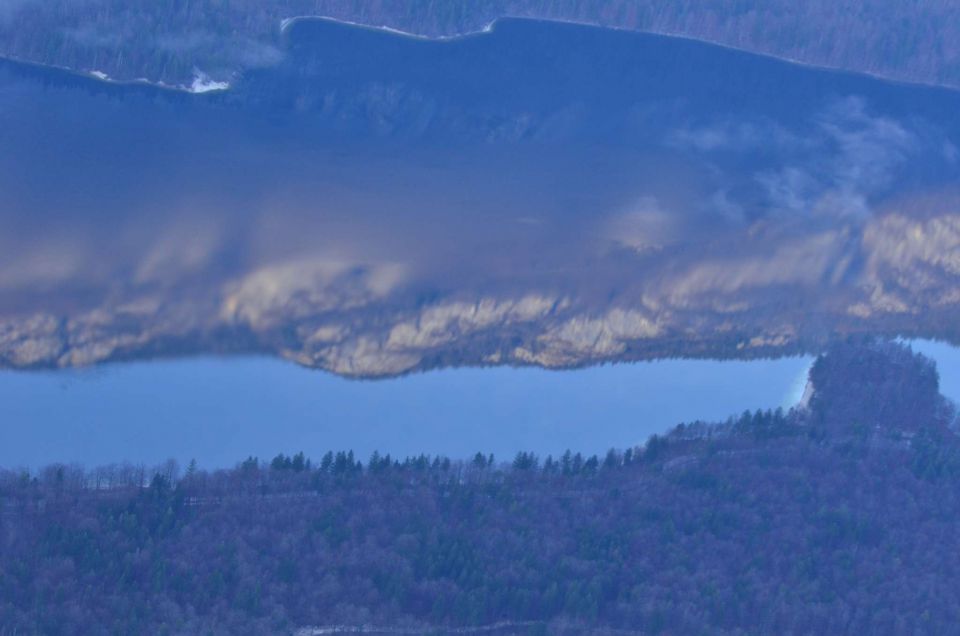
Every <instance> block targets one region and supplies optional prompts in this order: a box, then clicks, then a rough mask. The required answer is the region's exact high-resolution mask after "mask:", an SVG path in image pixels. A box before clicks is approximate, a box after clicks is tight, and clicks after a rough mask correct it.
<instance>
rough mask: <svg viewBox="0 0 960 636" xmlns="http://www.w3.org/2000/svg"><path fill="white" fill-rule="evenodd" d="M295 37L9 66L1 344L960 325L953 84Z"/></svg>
mask: <svg viewBox="0 0 960 636" xmlns="http://www.w3.org/2000/svg"><path fill="white" fill-rule="evenodd" d="M287 37H288V41H287V43H286V44H287V53H286V55H285V57H284V59H283V60H282V61H280V62H279V63H278V64H277V65H276V66H273V67H270V68H265V69H261V70H258V71H255V72H251V73H249V74H248V75H247V76H245V77H243V78H241V79H240V80H239V81H238V82H237V83H236V86H235V88H233V89H231V90H230V91H226V92H224V93H221V94H217V95H186V94H176V93H172V92H170V91H164V90H158V89H153V88H150V87H145V86H115V85H109V84H105V83H103V82H98V81H96V80H92V79H89V78H78V77H73V76H70V75H69V74H65V73H63V72H60V71H51V70H42V69H30V68H26V67H22V66H19V65H16V64H11V63H6V64H3V65H2V66H0V222H2V227H3V230H4V231H3V232H0V362H2V363H4V364H5V365H6V366H10V367H18V368H20V367H64V366H82V365H89V364H93V363H97V362H102V361H107V360H119V359H128V358H143V357H151V356H157V355H175V354H196V353H216V352H239V353H263V354H272V355H280V356H283V357H285V358H288V359H291V360H294V361H297V362H299V363H301V364H304V365H307V366H315V367H320V368H324V369H328V370H331V371H334V372H336V373H339V374H343V375H351V376H361V377H374V376H389V375H396V374H403V373H406V372H409V371H412V370H418V369H427V368H437V367H445V366H463V365H494V364H524V365H526V364H533V365H542V366H549V367H566V366H580V365H585V364H591V363H596V362H601V361H606V360H630V359H642V358H651V357H665V356H675V355H686V356H717V357H754V356H758V355H784V354H791V353H797V352H802V351H814V350H818V349H819V347H820V346H821V345H822V343H823V342H824V341H825V340H827V339H828V338H830V337H831V336H832V335H833V334H835V333H838V332H851V331H852V332H863V331H873V332H877V331H880V332H885V333H900V334H903V335H912V336H918V335H921V336H922V335H927V336H932V335H937V336H941V337H954V336H955V334H954V333H953V330H954V327H953V325H955V324H957V320H956V318H957V317H958V315H957V314H958V311H957V310H958V307H960V305H958V303H960V285H958V283H960V280H958V277H960V215H958V209H960V208H958V206H957V205H956V203H957V197H956V192H955V184H956V183H957V181H958V177H960V165H958V156H960V152H958V150H957V146H956V144H957V143H960V141H958V140H960V134H958V132H960V131H958V125H957V122H956V116H955V114H956V112H958V111H960V95H958V94H956V93H954V92H951V91H947V90H939V89H929V88H919V87H911V86H903V85H894V84H889V83H884V82H880V81H877V80H874V79H869V78H863V77H857V76H852V75H847V74H842V73H832V72H825V71H820V70H815V69H809V68H801V67H796V66H791V65H789V64H786V63H783V62H779V61H774V60H769V59H764V58H759V57H754V56H750V55H746V54H743V53H738V52H734V51H726V50H718V49H716V48H715V47H710V46H709V45H704V44H699V43H694V42H684V41H679V40H671V39H669V38H662V37H654V36H645V35H641V34H631V33H620V32H614V31H606V30H603V29H596V28H587V27H581V26H573V25H561V24H550V23H539V22H532V21H522V20H512V21H511V20H508V21H503V22H501V23H498V24H497V26H496V27H495V28H494V29H493V30H492V32H490V33H484V34H479V35H476V36H471V37H469V38H463V39H459V40H452V41H446V42H430V41H425V40H412V39H409V38H403V37H400V36H396V35H391V34H388V33H383V32H377V31H371V30H365V29H360V28H356V27H347V26H344V25H338V24H333V23H330V22H324V21H315V22H310V21H304V22H300V23H297V25H296V26H295V27H291V28H290V29H289V30H288V33H287ZM507 69H509V72H507Z"/></svg>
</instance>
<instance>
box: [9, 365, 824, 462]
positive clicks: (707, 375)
mask: <svg viewBox="0 0 960 636" xmlns="http://www.w3.org/2000/svg"><path fill="white" fill-rule="evenodd" d="M809 364H810V360H809V359H805V358H785V359H779V360H762V361H752V362H736V361H735V362H718V361H704V360H666V361H660V362H655V363H639V364H621V365H611V366H602V367H594V368H589V369H582V370H577V371H545V370H542V369H530V368H526V369H513V368H488V369H450V370H443V371H435V372H430V373H424V374H418V375H411V376H407V377H404V378H399V379H392V380H380V381H356V380H345V379H343V378H340V377H337V376H333V375H329V374H326V373H322V372H318V371H311V370H307V369H303V368H300V367H298V366H295V365H293V364H290V363H286V362H283V361H279V360H273V359H266V358H229V359H228V358H199V359H186V360H174V361H154V362H144V363H132V364H120V365H113V366H107V367H102V368H96V369H89V370H83V371H59V372H41V373H22V372H20V373H17V372H3V373H0V422H2V427H0V465H2V466H8V467H9V466H21V465H26V466H31V467H35V466H38V465H42V464H45V463H49V462H53V461H66V462H69V461H77V462H82V463H84V464H88V465H96V464H102V463H110V462H116V461H120V460H129V461H135V462H146V463H152V462H159V461H162V460H164V459H167V458H175V459H177V460H178V461H180V462H186V461H189V460H190V459H191V458H195V459H196V460H197V461H198V462H199V463H200V464H201V465H203V466H207V467H222V466H231V465H233V464H234V463H235V462H237V461H238V460H240V459H242V458H244V457H246V456H248V455H256V456H259V457H261V458H262V457H272V456H273V455H275V454H276V453H278V452H286V453H290V452H295V451H299V450H303V451H305V452H306V453H307V454H308V455H311V456H319V455H320V454H322V453H323V452H325V451H326V450H328V449H334V450H338V449H353V450H355V451H356V452H358V453H359V454H360V456H361V457H363V458H365V457H366V456H368V455H369V453H371V452H372V451H373V450H379V451H380V452H388V453H391V454H393V455H406V454H416V453H421V452H426V453H442V454H446V455H449V456H453V457H466V456H470V455H472V454H473V453H475V452H477V451H483V452H485V453H494V454H495V455H496V456H498V457H501V458H503V457H511V456H512V455H513V454H515V453H516V452H517V451H519V450H533V451H535V452H538V453H542V454H547V453H553V454H557V453H562V452H563V451H564V450H565V449H567V448H570V449H573V450H579V451H583V452H587V453H601V452H605V451H606V449H608V448H610V447H618V448H621V447H626V446H629V445H634V444H638V443H643V442H644V441H645V440H646V438H647V437H648V436H649V435H651V434H653V433H657V432H662V431H664V430H666V429H667V428H669V427H670V426H672V425H674V424H676V423H678V422H680V421H692V420H695V419H721V418H724V417H726V416H727V415H730V414H733V413H737V412H740V411H742V410H743V409H746V408H751V409H754V408H759V407H763V408H775V407H777V406H789V405H790V404H792V403H794V402H796V400H797V399H798V398H799V395H800V392H801V391H802V387H803V380H804V377H805V373H806V370H807V368H808V366H809Z"/></svg>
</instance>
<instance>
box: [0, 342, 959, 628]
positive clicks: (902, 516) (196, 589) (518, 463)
mask: <svg viewBox="0 0 960 636" xmlns="http://www.w3.org/2000/svg"><path fill="white" fill-rule="evenodd" d="M857 359H859V360H862V361H865V364H863V365H859V366H858V365H851V364H850V362H851V361H854V360H857ZM884 359H885V360H887V364H879V362H881V361H883V360H884ZM931 370H932V371H933V375H932V376H931V375H930V371H931ZM815 376H816V378H817V380H818V382H819V385H818V388H817V389H816V392H815V398H816V399H815V400H812V401H811V405H810V407H809V409H798V410H794V411H792V412H790V413H783V412H779V411H778V412H758V413H744V414H743V415H742V416H740V417H738V418H732V419H730V420H729V421H727V422H725V423H722V424H716V425H708V424H704V423H693V424H690V425H685V426H680V427H677V428H676V429H674V430H673V431H672V432H671V433H670V434H668V435H666V436H664V437H659V438H654V439H651V440H650V441H649V442H648V443H647V444H646V446H645V447H644V448H637V449H628V450H626V451H624V452H618V451H611V452H610V453H608V454H607V455H606V456H605V457H582V456H580V455H578V454H569V453H568V454H565V455H564V456H562V457H559V458H556V457H548V458H538V457H537V456H536V455H534V454H529V453H521V454H519V455H517V456H516V457H515V458H513V461H512V462H509V463H500V462H498V461H497V460H496V458H492V457H488V456H484V455H482V454H477V456H476V457H474V458H473V459H472V460H469V461H451V460H449V459H445V458H434V457H415V458H408V459H406V460H403V461H396V460H392V459H391V458H390V457H389V456H380V455H377V454H375V455H374V456H373V457H371V458H369V459H368V460H366V461H360V460H359V459H358V458H356V457H354V456H353V454H352V453H336V454H333V453H330V454H327V455H326V456H324V457H322V458H321V459H319V460H318V461H316V462H311V461H310V460H309V459H308V458H306V457H304V456H303V455H302V454H299V453H298V454H296V455H294V456H286V455H279V456H277V457H275V458H273V459H272V460H271V461H258V460H256V459H254V458H249V459H247V460H246V461H244V462H242V463H241V464H239V465H238V466H237V467H236V468H235V469H232V470H227V471H216V472H206V471H203V470H199V469H197V468H196V467H195V466H193V465H191V466H190V467H188V468H187V469H186V471H185V472H184V474H182V475H178V473H177V470H176V467H175V466H174V465H173V464H168V465H166V466H162V467H159V468H158V469H157V470H154V471H146V470H142V469H138V468H135V467H130V466H127V467H122V466H120V467H118V466H113V467H106V468H101V469H96V470H90V471H83V470H82V469H79V468H77V467H69V466H51V467H49V468H48V469H45V470H43V471H40V472H39V473H36V474H30V473H26V472H22V473H21V472H17V471H8V472H4V473H3V474H2V477H0V505H2V516H0V625H2V626H3V627H0V633H4V634H13V633H16V634H33V633H37V634H81V633H82V634H101V633H103V634H107V633H156V634H164V633H166V634H179V633H191V634H192V633H222V634H244V633H249V634H264V633H293V632H297V631H298V630H301V631H300V633H303V634H308V633H330V632H324V631H322V629H321V628H323V627H329V626H338V625H339V626H353V627H359V626H367V631H368V633H387V632H388V631H389V632H391V633H397V630H400V633H449V630H451V629H453V628H455V627H456V628H461V627H462V628H469V627H477V628H479V627H484V626H486V627H484V629H483V630H481V631H483V632H484V633H497V634H508V633H509V634H518V633H519V634H523V633H541V634H542V633H564V632H567V633H595V634H604V633H637V634H656V633H675V634H695V633H711V634H723V633H730V634H733V633H744V630H749V632H757V633H771V634H772V633H795V634H800V633H820V634H827V633H871V634H885V633H949V632H950V631H951V630H952V629H953V628H954V626H955V625H956V624H957V621H958V620H960V533H958V532H956V519H957V518H958V515H960V496H958V492H960V489H958V486H960V450H958V445H957V441H956V438H955V437H954V434H953V433H952V432H950V430H949V428H948V425H949V424H950V423H951V421H952V411H951V409H950V408H949V405H948V404H947V403H946V402H945V401H944V400H943V399H942V398H940V397H939V394H938V393H937V390H936V384H937V380H936V371H935V370H933V368H932V365H931V364H930V363H929V361H927V360H925V359H923V358H920V357H916V356H913V355H912V354H910V353H909V352H908V351H906V350H903V349H901V348H899V347H896V346H879V347H878V346H867V347H846V348H844V347H841V348H837V349H835V350H834V351H832V352H831V353H830V354H828V355H827V356H826V357H824V358H821V359H820V360H819V361H818V363H817V366H816V367H815ZM848 387H853V389H852V390H847V388H848ZM879 389H882V390H883V392H880V391H879ZM851 395H852V396H854V397H856V398H858V399H863V400H867V399H869V400H870V401H871V404H870V406H869V408H866V405H865V410H864V411H863V413H866V414H871V416H874V415H876V414H882V416H880V417H879V418H878V419H875V420H873V421H872V422H871V425H869V426H864V425H862V423H861V421H860V420H859V419H858V418H856V417H855V415H856V414H855V413H853V412H852V411H851V410H850V401H849V397H850V396H851ZM838 399H843V400H846V402H845V403H844V405H843V409H842V410H841V411H837V412H835V413H839V414H838V415H832V414H831V413H832V410H833V406H832V404H833V402H834V401H835V400H838ZM917 413H919V414H923V419H922V421H920V420H919V419H918V418H917V417H916V414H917ZM587 626H589V628H588V627H587ZM405 629H406V630H409V631H408V632H403V630H405ZM615 630H619V631H615ZM467 633H469V632H467Z"/></svg>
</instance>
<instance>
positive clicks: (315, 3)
mask: <svg viewBox="0 0 960 636" xmlns="http://www.w3.org/2000/svg"><path fill="white" fill-rule="evenodd" d="M302 15H319V16H330V17H334V18H338V19H341V20H349V21H354V22H359V23H362V24H370V25H374V26H380V25H385V26H389V27H392V28H395V29H402V30H405V31H409V32H412V33H416V34H419V35H425V36H450V35H456V34H460V33H468V32H473V31H478V30H480V29H482V28H484V27H485V26H486V25H487V24H488V23H489V22H490V21H492V20H494V19H496V18H500V17H506V16H518V17H533V18H546V19H554V20H567V21H576V22H584V23H588V24H596V25H601V26H609V27H618V28H623V29H631V30H637V31H649V32H653V33H664V34H676V35H682V36H686V37H692V38H697V39H702V40H706V41H710V42H716V43H718V44H724V45H727V46H733V47H737V48H742V49H746V50H750V51H754V52H758V53H766V54H770V55H776V56H779V57H785V58H789V59H793V60H797V61H801V62H805V63H809V64H816V65H821V66H830V67H835V68H843V69H848V70H854V71H861V72H869V73H876V74H879V75H883V76H885V77H889V78H892V79H898V80H908V81H915V82H926V83H933V84H944V85H950V86H958V85H960V49H958V48H957V46H956V44H955V43H956V42H957V41H958V33H957V29H958V25H960V19H958V18H960V9H958V7H957V6H956V4H955V3H951V2H938V1H934V0H922V1H919V2H909V3H891V2H884V1H883V0H843V1H837V0H815V1H811V2H802V3H796V2H788V1H786V0H777V1H772V2H771V1H767V2H757V1H754V0H748V1H744V0H722V1H718V2H696V1H693V0H683V1H678V2H669V3H664V2H654V1H653V0H640V1H638V0H614V1H612V2H611V1H601V0H562V1H559V2H558V1H555V0H551V1H546V0H480V1H477V0H446V1H444V2H435V1H433V0H419V1H413V2H411V1H409V0H381V1H378V2H368V1H366V0H282V1H279V2H267V3H265V2H254V1H251V0H241V1H235V2H229V3H222V2H210V1H209V0H206V1H203V2H182V1H181V0H163V1H156V2H150V3H148V4H131V3H128V2H124V1H123V0H101V1H98V2H75V1H73V0H54V1H50V0H45V1H42V2H41V1H38V0H13V1H10V0H8V1H7V2H4V3H0V54H2V55H6V56H11V57H15V58H18V59H22V60H27V61H32V62H41V63H45V64H52V65H55V66H65V67H70V68H73V69H76V70H99V71H101V72H105V73H107V74H109V75H110V76H112V77H115V78H118V79H126V80H131V79H137V78H141V77H143V78H147V79H149V80H152V81H164V82H167V83H170V84H185V85H190V83H191V81H192V78H193V77H194V75H195V73H196V72H197V70H198V69H199V70H202V71H205V72H206V73H210V74H212V75H213V76H215V77H216V78H219V79H228V78H230V77H231V75H233V74H235V73H237V72H240V71H243V70H246V69H250V68H258V67H263V66H269V65H271V64H274V63H276V62H277V61H278V59H279V58H280V57H281V56H282V53H281V48H282V47H281V46H280V45H279V42H280V40H281V39H282V36H281V32H280V24H281V20H283V19H287V18H291V17H295V16H302Z"/></svg>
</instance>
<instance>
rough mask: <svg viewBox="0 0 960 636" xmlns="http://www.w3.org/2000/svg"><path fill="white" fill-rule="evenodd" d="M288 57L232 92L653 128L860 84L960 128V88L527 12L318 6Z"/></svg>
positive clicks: (781, 115)
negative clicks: (481, 19)
mask: <svg viewBox="0 0 960 636" xmlns="http://www.w3.org/2000/svg"><path fill="white" fill-rule="evenodd" d="M287 45H288V56H287V58H286V60H285V61H284V62H283V63H282V64H281V65H280V66H278V67H275V68H270V69H264V70H261V71H252V72H249V73H247V75H246V76H245V78H244V80H243V82H242V83H241V88H240V90H239V91H238V94H237V95H235V97H238V98H239V99H241V101H243V102H248V101H250V102H257V103H260V104H268V105H270V106H271V107H276V108H282V109H294V110H298V111H309V112H312V113H318V114H322V115H326V116H329V117H331V119H332V120H333V121H335V122H337V123H338V124H340V125H343V124H346V123H349V125H350V126H351V127H355V128H362V127H363V125H364V124H365V123H366V124H374V125H375V124H376V123H377V122H376V121H373V122H371V121H369V120H368V119H367V118H372V119H373V120H376V118H377V117H378V116H380V117H385V116H388V115H389V116H392V117H393V119H392V120H391V123H392V124H393V125H394V129H392V131H393V132H398V131H401V130H408V129H411V128H413V129H417V130H422V129H429V130H431V131H433V132H435V133H437V134H439V133H440V132H441V131H443V132H444V133H449V132H450V130H449V129H450V128H451V127H455V128H456V129H457V132H460V133H464V134H470V133H474V134H482V133H484V132H489V129H491V128H495V127H497V126H498V125H503V124H504V123H506V122H521V121H522V122H523V123H524V124H525V129H524V132H525V133H526V134H527V135H528V136H534V137H536V136H538V135H542V136H547V137H558V136H560V137H564V136H568V135H569V136H574V137H587V138H589V137H592V136H599V137H603V138H609V137H610V136H612V135H623V134H629V135H631V136H636V137H641V138H642V137H650V136H657V135H659V134H660V133H661V132H662V129H661V126H662V125H663V124H667V123H670V122H676V121H678V120H680V121H682V120H693V121H696V120H699V119H703V118H711V119H717V118H723V117H732V118H738V119H740V118H744V119H747V118H751V117H761V118H767V119H772V120H776V121H778V122H781V123H783V124H786V125H802V124H803V122H805V121H806V120H807V119H808V118H809V116H810V115H811V113H813V112H816V111H817V110H818V109H821V108H823V107H824V105H825V104H829V103H831V102H834V101H836V100H839V99H843V98H846V97H849V96H851V95H856V96H859V97H861V98H863V99H864V100H866V101H867V102H868V103H869V104H871V105H872V106H874V107H875V108H877V109H878V110H880V111H882V112H883V113H884V114H886V115H888V116H891V117H896V118H901V117H907V118H923V119H925V120H929V121H932V122H937V123H938V124H939V125H940V126H941V127H942V128H943V130H945V131H946V130H950V131H954V130H956V125H955V123H954V120H955V118H954V113H956V112H957V110H958V108H960V94H958V93H956V92H954V91H950V90H946V89H935V88H928V87H920V86H913V85H906V84H896V83H891V82H888V81H883V80H877V79H874V78H871V77H867V76H862V75H855V74H851V73H843V72H836V71H827V70H823V69H817V68H811V67H804V66H800V65H795V64H791V63H789V62H784V61H781V60H777V59H773V58H768V57H763V56H758V55H753V54H749V53H744V52H741V51H736V50H731V49H725V48H722V47H717V46H714V45H710V44H705V43H702V42H696V41H692V40H684V39H680V38H671V37H663V36H656V35H647V34H639V33H629V32H623V31H614V30H609V29H602V28H596V27H588V26H582V25H574V24H564V23H556V22H544V21H535V20H522V19H503V20H499V21H498V22H496V23H495V24H494V25H493V28H492V30H491V31H490V32H485V33H477V34H473V35H469V36H463V37H459V38H455V39H451V40H426V39H420V38H414V37H407V36H403V35H398V34H395V33H391V32H387V31H383V30H379V29H370V28H364V27H357V26H353V25H347V24H342V23H338V22H334V21H329V20H323V19H317V20H302V21H298V22H295V23H293V24H292V25H291V26H290V27H289V29H288V31H287Z"/></svg>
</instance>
